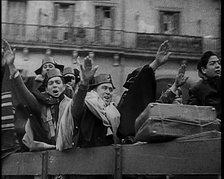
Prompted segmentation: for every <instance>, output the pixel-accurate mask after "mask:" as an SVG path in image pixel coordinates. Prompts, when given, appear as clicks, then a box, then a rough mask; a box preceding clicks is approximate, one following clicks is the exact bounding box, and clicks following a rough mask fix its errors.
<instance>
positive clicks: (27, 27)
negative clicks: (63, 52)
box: [2, 22, 221, 56]
mask: <svg viewBox="0 0 224 179" xmlns="http://www.w3.org/2000/svg"><path fill="white" fill-rule="evenodd" d="M2 30H3V31H2V37H3V38H5V39H7V40H8V41H9V42H11V43H13V44H24V45H39V46H48V47H49V46H50V47H60V48H83V47H86V48H87V47H88V48H93V49H94V48H97V49H101V50H103V49H104V50H105V49H110V50H120V51H128V52H132V53H155V52H156V50H157V49H158V47H159V45H160V44H161V43H162V42H163V41H164V40H169V41H170V50H171V51H173V52H176V53H178V54H180V55H181V54H183V55H188V56H192V55H193V56H194V55H195V56H197V55H200V54H201V53H202V52H204V51H205V50H213V51H215V52H216V53H220V52H221V42H220V41H221V40H220V39H219V38H206V39H205V38H202V37H197V36H183V35H168V34H156V33H150V34H149V33H136V32H127V31H123V30H111V29H100V28H89V27H85V28H83V27H73V26H71V27H66V26H49V25H35V24H15V23H6V22H4V23H2ZM220 54H221V53H220Z"/></svg>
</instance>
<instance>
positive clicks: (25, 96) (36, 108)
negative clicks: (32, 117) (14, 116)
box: [12, 75, 41, 115]
mask: <svg viewBox="0 0 224 179" xmlns="http://www.w3.org/2000/svg"><path fill="white" fill-rule="evenodd" d="M12 80H13V83H14V84H15V88H16V90H17V92H18V93H19V94H20V96H21V98H22V100H23V101H24V102H25V104H26V105H28V106H29V108H30V109H31V111H33V112H34V113H35V114H38V115H40V113H41V110H40V104H39V103H38V101H37V99H36V98H35V97H34V96H33V94H32V93H31V92H30V91H29V90H28V89H27V87H26V86H25V84H24V83H23V80H22V78H21V76H20V75H19V76H18V77H16V78H13V79H12ZM24 102H23V103H24Z"/></svg>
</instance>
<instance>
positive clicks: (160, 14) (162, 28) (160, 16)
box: [159, 11, 164, 33]
mask: <svg viewBox="0 0 224 179" xmlns="http://www.w3.org/2000/svg"><path fill="white" fill-rule="evenodd" d="M163 15H164V12H162V11H160V12H159V22H160V33H164V20H163Z"/></svg>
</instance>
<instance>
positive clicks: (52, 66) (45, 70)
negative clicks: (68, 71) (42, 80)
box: [42, 63, 55, 76]
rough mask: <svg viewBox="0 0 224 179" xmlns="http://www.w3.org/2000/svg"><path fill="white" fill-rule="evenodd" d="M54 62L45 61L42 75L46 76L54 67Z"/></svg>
mask: <svg viewBox="0 0 224 179" xmlns="http://www.w3.org/2000/svg"><path fill="white" fill-rule="evenodd" d="M54 68H55V66H54V64H53V63H45V64H44V65H43V67H42V76H44V75H45V74H46V73H47V72H48V71H49V70H50V69H54Z"/></svg>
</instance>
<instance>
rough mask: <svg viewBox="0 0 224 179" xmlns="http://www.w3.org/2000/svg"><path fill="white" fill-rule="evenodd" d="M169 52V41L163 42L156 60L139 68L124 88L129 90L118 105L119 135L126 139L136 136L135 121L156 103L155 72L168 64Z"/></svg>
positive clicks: (131, 74) (130, 75)
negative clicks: (152, 103)
mask: <svg viewBox="0 0 224 179" xmlns="http://www.w3.org/2000/svg"><path fill="white" fill-rule="evenodd" d="M170 55H171V52H169V45H168V40H167V41H165V42H163V43H162V44H161V45H160V47H159V49H158V51H157V54H156V57H155V60H154V61H153V62H152V63H150V64H147V65H145V66H143V67H142V68H137V69H136V70H134V71H133V72H132V73H130V74H129V75H128V77H127V80H126V82H125V84H124V87H125V88H126V89H127V91H125V92H124V93H123V95H122V97H121V100H120V102H119V104H118V110H119V112H120V114H121V119H120V126H119V128H118V132H117V135H118V137H119V138H121V139H124V138H127V137H129V136H130V139H131V138H132V137H133V136H134V135H135V127H134V126H135V120H136V118H137V117H138V116H139V115H140V114H141V112H142V111H143V110H144V109H145V108H146V106H147V105H148V104H149V103H150V102H155V100H156V98H155V96H156V80H155V70H156V69H157V68H158V67H159V66H161V65H163V64H164V63H166V62H167V60H168V58H169V56H170Z"/></svg>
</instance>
